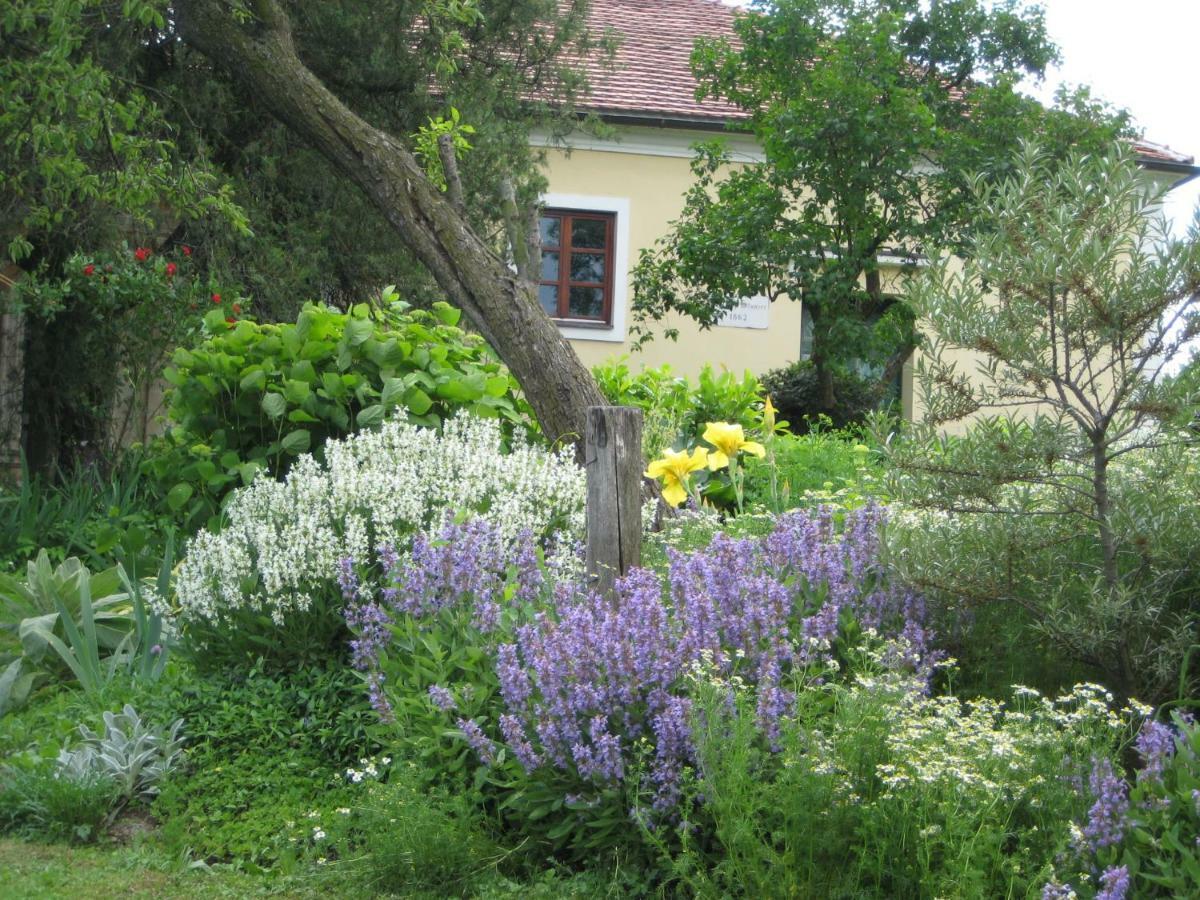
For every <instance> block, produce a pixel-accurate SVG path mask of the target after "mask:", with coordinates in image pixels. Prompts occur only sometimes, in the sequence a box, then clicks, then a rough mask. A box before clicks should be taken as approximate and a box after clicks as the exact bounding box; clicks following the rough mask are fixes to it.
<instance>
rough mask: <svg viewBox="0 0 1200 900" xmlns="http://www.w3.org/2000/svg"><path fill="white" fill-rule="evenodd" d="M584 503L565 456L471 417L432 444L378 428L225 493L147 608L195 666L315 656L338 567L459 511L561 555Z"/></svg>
mask: <svg viewBox="0 0 1200 900" xmlns="http://www.w3.org/2000/svg"><path fill="white" fill-rule="evenodd" d="M584 502H585V483H584V473H583V470H582V469H580V468H579V467H578V466H577V465H576V464H575V462H574V461H573V459H572V456H571V452H570V450H569V448H563V449H561V450H559V451H557V452H550V451H547V450H545V449H543V448H540V447H536V446H533V445H529V444H524V443H518V444H516V445H515V446H513V447H512V448H511V449H509V450H508V451H507V452H505V451H504V450H502V447H501V429H500V425H499V423H498V422H497V421H496V420H491V419H483V418H478V417H474V416H459V417H457V418H454V419H450V420H448V421H447V422H446V423H445V425H444V427H443V429H442V431H441V432H440V433H439V432H438V431H435V430H431V429H426V428H420V427H417V426H413V425H409V424H406V423H402V422H390V423H386V424H385V425H383V427H382V428H380V429H379V430H378V431H372V432H363V433H360V434H356V435H352V436H350V437H347V438H345V439H343V440H339V441H330V442H329V443H327V444H326V445H325V462H324V463H321V462H318V461H317V460H316V459H314V458H313V457H311V456H305V457H302V458H301V459H300V460H299V461H298V462H297V463H296V465H295V466H293V468H292V470H291V471H290V472H289V473H288V475H287V476H286V477H285V478H284V479H283V480H282V481H273V480H270V479H268V478H265V477H260V478H258V479H256V480H255V481H254V482H252V483H251V484H250V485H248V486H247V487H245V488H242V489H241V490H239V491H236V492H235V493H234V495H233V498H232V500H231V501H230V502H229V504H228V506H227V507H226V511H225V518H226V524H225V526H224V527H223V528H222V529H221V530H220V531H211V530H205V531H202V532H200V533H199V534H198V535H196V537H195V538H194V539H193V540H192V541H191V542H190V544H189V545H188V547H187V552H186V555H185V557H184V560H183V562H182V564H181V565H180V567H179V570H178V572H177V576H176V581H175V596H174V598H173V602H170V603H169V602H168V601H167V600H166V599H164V598H160V600H159V605H160V606H164V607H165V606H169V609H167V610H166V611H167V612H168V613H169V614H170V615H171V616H172V617H173V618H174V620H175V623H176V625H177V626H178V628H179V630H180V632H181V634H182V635H183V637H184V641H185V646H187V647H188V649H190V650H191V651H192V655H193V656H194V657H196V658H197V659H206V658H207V659H211V658H212V656H213V655H214V654H215V655H217V656H226V655H228V654H227V653H226V652H225V651H226V650H229V649H230V647H229V646H228V644H229V643H230V642H232V643H234V644H237V645H239V646H240V647H242V649H245V650H248V651H250V652H252V653H253V652H259V653H263V654H265V655H269V656H270V655H278V654H280V653H283V652H285V651H284V647H283V646H281V643H282V644H283V645H289V646H288V649H287V652H299V653H300V655H305V651H306V650H309V649H312V650H316V651H318V655H319V653H321V652H326V651H325V648H323V647H322V645H324V644H326V643H327V642H328V641H331V640H338V639H340V637H343V636H344V635H343V634H342V630H341V629H342V626H343V623H342V622H341V619H340V608H341V607H340V602H341V598H340V592H339V589H338V585H337V576H338V566H339V563H340V562H341V561H342V560H345V559H347V558H352V559H355V560H359V561H361V560H369V559H371V558H372V557H373V556H374V554H376V553H377V551H378V548H379V547H381V546H382V545H390V546H391V547H394V548H395V549H396V550H397V551H398V552H400V553H403V552H404V551H405V549H406V546H407V542H408V541H409V540H410V539H411V536H412V535H413V534H414V533H415V532H417V531H423V530H429V529H432V528H437V527H438V526H439V525H440V524H442V523H443V522H445V521H446V520H448V519H450V518H452V517H454V516H455V515H456V514H459V513H462V512H470V513H471V514H472V515H473V516H475V517H477V518H481V519H484V520H486V521H487V522H489V523H491V524H493V525H494V526H496V527H497V528H498V529H500V532H501V534H502V535H503V537H504V538H505V539H506V540H508V541H514V540H515V539H516V537H517V536H518V535H519V534H520V533H521V532H522V531H525V530H528V531H529V532H531V533H532V534H534V535H535V536H536V537H538V538H542V539H547V540H550V539H553V540H554V541H556V542H557V543H559V544H564V545H565V544H568V543H570V542H571V541H573V540H575V539H577V538H579V537H581V536H582V533H583V527H584ZM314 629H315V630H314ZM310 631H311V632H312V633H308V632H310ZM247 644H249V645H257V649H256V647H255V646H242V645H247ZM305 644H309V645H314V646H309V647H306V646H305Z"/></svg>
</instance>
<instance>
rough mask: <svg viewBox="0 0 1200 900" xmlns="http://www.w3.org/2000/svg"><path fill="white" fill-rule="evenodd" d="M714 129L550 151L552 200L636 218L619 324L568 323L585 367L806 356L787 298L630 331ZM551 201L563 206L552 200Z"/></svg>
mask: <svg viewBox="0 0 1200 900" xmlns="http://www.w3.org/2000/svg"><path fill="white" fill-rule="evenodd" d="M713 136H714V135H713V134H712V133H706V132H688V131H684V130H680V129H673V128H649V127H626V128H621V129H617V134H616V138H615V139H614V140H611V141H598V140H595V139H589V138H583V139H582V140H572V141H571V144H572V146H573V147H574V149H572V150H571V151H570V152H567V151H566V150H563V149H559V148H554V147H550V148H548V149H547V151H546V166H545V172H546V176H547V179H548V182H549V188H548V194H547V196H548V199H549V200H551V201H552V200H553V199H554V198H555V197H562V196H564V195H565V196H570V197H574V198H583V199H585V200H587V199H588V198H594V199H596V200H597V201H599V202H600V203H601V204H603V203H604V202H616V203H618V204H620V205H621V208H622V209H623V210H625V212H624V214H623V215H624V218H625V220H626V222H627V225H628V233H627V243H628V248H627V258H626V260H625V266H624V267H623V268H622V267H621V266H620V265H618V268H617V271H615V272H614V278H616V279H619V280H620V282H621V283H622V284H623V286H624V291H623V297H619V298H618V299H620V301H621V303H622V305H623V307H624V311H623V313H624V314H623V315H621V314H620V313H618V314H617V315H615V317H614V318H615V319H616V320H617V321H616V327H615V328H614V329H611V330H608V331H605V332H599V331H597V332H590V333H589V332H587V331H584V330H582V329H574V330H566V331H564V333H565V334H567V335H568V339H569V340H570V342H571V344H572V346H573V347H574V348H575V351H576V352H577V353H578V354H579V356H580V358H581V359H582V360H583V362H584V363H585V364H586V365H588V366H594V365H596V364H598V363H602V362H605V361H607V360H609V359H612V358H613V357H617V356H625V355H628V356H629V363H630V365H631V366H632V367H634V368H635V369H636V368H638V367H641V366H659V365H662V364H664V363H666V364H669V365H670V366H671V367H672V369H674V370H675V371H676V372H677V373H679V374H681V375H687V376H695V375H696V374H697V373H698V372H699V371H700V369H701V368H702V367H703V366H705V365H706V364H707V365H712V366H715V367H718V368H721V367H724V368H726V369H729V370H732V371H734V372H737V373H740V372H741V371H743V370H745V369H749V370H750V371H751V372H753V373H754V374H756V375H762V374H763V373H765V372H767V371H769V370H770V369H774V368H778V367H780V366H784V365H787V364H789V363H791V362H794V361H795V360H796V359H797V358H798V357H799V355H800V331H801V307H800V303H798V302H795V301H791V300H787V299H781V300H778V301H776V302H775V303H773V304H771V306H770V310H769V313H768V322H769V326H768V328H766V329H749V328H732V327H726V326H715V327H713V328H711V329H707V330H704V329H701V328H699V327H698V326H697V325H696V324H695V323H694V322H692V321H691V320H690V319H686V318H683V317H680V316H672V317H669V318H668V319H667V320H666V321H664V322H662V323H658V324H657V325H656V326H655V331H656V333H657V334H658V337H657V338H656V339H655V340H654V341H652V342H651V343H649V344H647V345H645V347H644V348H643V350H641V351H639V352H633V348H632V346H631V343H630V341H629V335H628V329H629V325H630V324H631V317H630V310H629V305H630V303H631V302H632V298H633V284H632V268H633V266H634V265H635V264H636V262H637V259H638V254H639V253H640V251H641V250H642V249H644V248H648V247H652V246H654V244H655V243H656V241H658V239H659V238H661V237H663V236H664V235H666V234H667V233H668V232H669V231H670V223H671V222H672V221H673V220H675V219H676V218H678V216H679V214H680V212H681V211H682V209H683V201H684V195H685V193H686V192H687V190H688V188H689V187H690V186H691V184H692V180H693V179H692V173H691V168H690V160H691V157H692V153H691V150H690V146H691V144H692V143H694V142H696V141H699V140H710V139H712V137H713ZM536 140H537V139H536V137H535V141H536ZM730 142H731V148H732V150H733V158H734V159H735V160H738V159H742V160H748V159H754V158H757V148H756V147H755V146H754V145H753V144H752V143H751V142H750V141H749V140H747V139H746V138H737V137H732V138H730ZM642 151H644V152H642ZM735 164H736V163H735ZM1148 174H1149V173H1148ZM1150 180H1151V181H1153V182H1155V183H1157V184H1158V185H1163V184H1164V183H1168V181H1171V180H1174V179H1171V178H1170V176H1162V175H1160V174H1157V173H1156V174H1154V175H1150ZM548 205H558V204H556V203H553V202H550V203H548ZM621 218H622V213H618V219H619V220H620V219H621ZM618 230H620V222H619V221H618ZM883 276H884V284H883V288H884V290H885V291H886V292H888V293H900V292H901V291H902V289H903V281H904V278H905V277H906V275H905V274H904V273H903V272H902V271H901V270H899V269H897V268H885V269H884V272H883ZM617 293H618V294H621V293H622V292H621V291H618V292H617ZM668 327H673V328H677V329H678V331H679V337H678V339H677V340H675V341H670V340H667V339H666V338H664V337H662V336H661V333H662V331H663V329H665V328H668ZM603 338H607V339H603ZM946 356H947V359H950V360H953V361H954V362H956V363H957V365H958V370H959V371H960V372H963V373H967V374H974V373H975V372H976V371H977V370H978V366H979V364H980V362H981V361H982V355H981V354H979V353H977V352H974V351H970V350H949V351H947V355H946ZM920 359H921V351H920V350H918V351H916V353H914V355H913V358H912V359H910V360H909V362H908V363H907V364H906V365H905V368H904V375H903V378H902V393H901V399H902V412H903V415H904V416H905V417H906V418H909V419H916V420H920V419H921V418H923V417H924V414H925V404H924V403H923V400H922V398H921V397H920V396H919V390H917V389H916V388H915V385H914V378H913V373H914V372H915V369H916V366H917V364H918V363H919V361H920ZM968 422H969V420H963V421H960V422H955V423H949V424H948V425H946V426H944V427H945V429H946V430H947V431H951V432H957V431H961V430H963V429H964V428H965V427H966V426H967V424H968Z"/></svg>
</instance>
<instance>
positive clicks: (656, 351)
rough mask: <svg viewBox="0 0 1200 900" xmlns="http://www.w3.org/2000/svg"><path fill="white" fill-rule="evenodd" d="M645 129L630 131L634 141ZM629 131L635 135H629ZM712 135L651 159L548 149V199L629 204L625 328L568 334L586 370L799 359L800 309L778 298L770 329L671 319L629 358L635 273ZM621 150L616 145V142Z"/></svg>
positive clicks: (673, 212) (758, 367) (686, 369)
mask: <svg viewBox="0 0 1200 900" xmlns="http://www.w3.org/2000/svg"><path fill="white" fill-rule="evenodd" d="M667 131H668V130H667V129H654V130H650V129H646V130H645V132H646V133H651V134H655V133H664V132H667ZM640 133H641V132H633V136H634V138H635V139H636V137H637V136H639V134H640ZM626 134H627V135H628V134H630V132H626ZM705 137H711V135H704V134H702V133H696V134H692V135H690V136H689V137H687V138H685V137H683V136H680V137H678V138H675V135H674V134H670V136H669V138H668V139H671V138H674V139H675V140H677V143H678V147H679V148H680V151H681V155H679V156H667V155H651V154H641V153H632V152H606V151H599V150H586V149H585V150H580V149H576V150H573V151H572V152H570V153H569V154H568V153H566V152H564V151H562V150H558V149H550V150H548V151H547V164H546V175H547V178H548V180H549V184H550V187H549V195H550V196H551V197H553V196H555V195H564V194H565V195H578V196H592V197H601V198H621V199H625V200H627V201H628V204H629V217H628V218H629V257H628V267H627V270H626V271H624V272H621V271H617V272H615V273H614V277H616V278H620V279H623V280H624V284H625V298H624V305H625V307H626V318H625V327H624V329H623V333H622V334H621V335H620V336H621V337H622V339H621V340H599V339H587V338H584V337H571V338H570V341H571V344H572V346H573V347H574V348H575V350H576V352H577V353H578V354H579V356H580V358H581V359H582V360H583V362H584V363H585V364H587V365H588V366H593V365H596V364H597V363H600V362H604V361H606V360H608V359H610V358H612V357H613V356H621V355H625V354H630V364H631V365H632V366H633V367H635V368H636V367H638V366H641V365H645V366H659V365H662V364H663V363H669V364H670V365H671V368H672V369H674V370H675V371H677V372H678V373H679V374H681V375H688V376H694V375H695V374H696V373H697V372H699V370H700V369H701V367H703V366H704V365H705V364H706V363H707V364H711V365H713V366H715V367H718V368H719V367H722V366H723V367H725V368H727V369H730V370H732V371H734V372H738V373H740V372H741V371H742V370H744V369H749V370H750V371H752V372H754V373H755V374H756V375H761V374H763V373H764V372H766V371H767V370H769V369H773V368H777V367H779V366H783V365H787V364H788V363H790V362H793V361H795V360H796V359H797V357H798V356H799V354H800V304H799V303H794V302H791V301H787V300H780V301H778V302H776V303H773V304H771V307H770V310H769V313H768V322H769V327H768V328H767V329H763V330H757V329H749V328H730V327H724V326H715V327H713V328H711V329H708V330H702V329H700V328H699V327H698V326H697V325H696V324H695V323H694V322H692V321H690V320H688V319H685V318H681V317H672V318H670V319H668V320H667V321H665V322H663V323H661V325H659V326H656V329H655V330H656V332H657V333H658V336H657V337H656V339H655V340H654V341H652V342H651V343H649V344H648V345H646V346H645V348H644V349H643V350H642V351H641V352H638V353H632V348H631V345H630V342H629V339H628V326H629V324H630V319H629V312H628V307H629V304H630V302H631V301H632V298H633V285H632V280H631V271H630V270H631V269H632V267H633V266H634V265H635V264H636V262H637V258H638V253H639V252H640V251H641V250H642V249H643V248H647V247H651V246H653V245H654V243H655V241H657V240H658V239H659V238H661V237H662V236H664V235H665V234H667V232H668V231H669V230H670V222H671V221H672V220H673V219H675V218H677V217H678V216H679V214H680V212H681V211H682V209H683V199H684V194H685V193H686V191H687V189H688V188H689V187H690V185H691V183H692V174H691V169H690V167H689V159H690V153H687V152H686V148H687V147H688V145H689V144H690V142H691V141H693V140H698V139H703V138H705ZM618 145H619V142H618ZM664 327H674V328H678V329H679V339H678V340H677V341H670V340H667V339H665V338H664V337H662V336H661V329H662V328H664Z"/></svg>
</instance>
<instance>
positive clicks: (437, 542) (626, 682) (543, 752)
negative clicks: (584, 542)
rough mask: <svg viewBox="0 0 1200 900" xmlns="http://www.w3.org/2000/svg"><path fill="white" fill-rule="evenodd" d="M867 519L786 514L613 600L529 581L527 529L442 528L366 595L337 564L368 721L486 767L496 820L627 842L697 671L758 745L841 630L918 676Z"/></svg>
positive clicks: (552, 576) (455, 759) (676, 746)
mask: <svg viewBox="0 0 1200 900" xmlns="http://www.w3.org/2000/svg"><path fill="white" fill-rule="evenodd" d="M883 515H884V514H883V511H882V510H881V509H880V508H878V507H875V506H867V507H864V508H862V509H860V510H856V511H853V512H849V513H847V514H845V516H844V517H843V519H842V520H841V521H840V522H839V521H836V520H835V516H834V515H833V513H832V511H830V510H828V509H824V510H820V511H817V512H812V513H809V512H794V513H790V514H787V515H784V516H782V517H780V518H779V520H778V521H777V523H776V525H775V527H774V529H773V530H772V531H771V532H770V533H769V534H767V535H766V536H765V537H763V538H761V539H734V538H730V537H728V536H726V535H723V534H718V535H716V536H715V537H714V539H713V540H712V543H711V544H710V545H709V546H708V547H707V548H705V549H703V550H700V551H696V552H691V553H681V552H669V553H668V558H667V563H666V567H665V568H666V572H665V573H664V574H663V575H661V576H660V575H659V574H658V573H656V572H654V571H651V570H637V571H634V572H631V573H630V574H629V575H628V576H627V577H625V578H623V579H621V580H620V581H619V583H618V586H617V589H616V591H615V592H614V594H613V595H612V596H610V597H602V596H599V595H597V594H595V593H594V592H591V591H589V590H587V589H586V588H585V587H584V585H583V584H582V583H580V581H578V580H577V579H576V578H574V577H572V576H571V575H570V574H569V573H564V572H558V573H553V572H547V571H545V569H544V567H543V566H542V565H540V564H539V555H538V551H537V548H536V547H535V546H534V544H533V542H532V540H531V539H530V538H529V536H528V535H525V536H524V538H523V540H522V541H520V542H519V543H518V546H517V549H516V550H515V551H506V549H505V547H504V545H503V543H502V542H500V541H499V540H498V539H497V536H496V534H495V529H494V526H489V525H488V524H486V523H483V522H479V521H467V522H459V523H454V524H452V525H450V526H448V527H447V528H444V529H443V530H442V531H440V532H438V533H437V534H436V535H434V536H432V537H429V536H426V537H420V538H418V539H417V542H416V543H415V544H414V550H413V553H412V556H411V558H406V559H403V560H402V559H399V558H394V557H393V558H392V559H390V560H389V562H388V564H387V565H386V567H385V568H386V572H385V576H384V578H383V581H382V584H383V585H384V587H383V589H382V590H381V591H380V592H378V593H377V594H376V593H372V592H371V591H364V590H363V588H362V586H361V585H359V584H358V583H357V581H356V580H355V579H354V578H353V577H352V573H353V563H347V564H346V566H345V570H344V571H345V577H344V584H343V587H344V590H345V592H346V597H347V609H348V621H349V622H350V624H351V627H352V629H353V631H354V632H355V642H354V645H353V656H354V661H355V664H356V666H358V667H359V668H360V669H361V670H362V671H363V672H364V673H365V677H366V679H367V681H368V684H369V685H370V688H371V693H372V702H373V703H374V704H375V706H376V708H377V709H378V711H379V713H380V715H381V716H382V717H383V718H384V719H385V720H387V721H391V722H395V723H396V725H397V733H398V734H400V735H402V736H403V740H404V741H406V742H408V743H410V744H412V745H413V747H415V748H416V750H415V752H417V753H418V754H419V755H421V756H423V757H425V758H426V759H429V760H434V759H436V760H438V767H439V771H441V772H442V773H443V774H445V775H449V776H451V777H455V776H458V775H461V774H464V773H465V772H466V771H467V770H469V769H472V768H473V767H474V766H475V765H478V764H482V766H483V767H484V768H483V769H481V770H479V771H480V772H482V774H480V775H478V776H477V778H478V779H480V780H486V781H487V782H488V783H489V784H490V785H491V786H492V787H493V788H494V789H495V790H496V791H498V792H499V794H500V795H501V796H502V798H503V799H502V800H501V801H500V802H501V803H502V805H503V808H504V809H505V810H506V811H507V813H508V814H509V815H511V816H513V817H515V818H517V819H519V820H521V822H522V823H524V826H525V827H528V826H530V823H542V824H539V825H536V826H534V827H535V828H536V829H541V831H540V834H541V835H542V836H543V837H545V838H547V839H549V840H551V841H553V842H554V843H556V844H559V845H564V846H572V847H574V848H575V849H577V850H583V851H586V850H592V849H595V848H597V847H602V846H611V845H613V844H617V843H622V842H626V841H628V839H629V834H630V832H631V827H630V824H631V823H630V813H631V810H632V809H633V807H635V806H636V805H638V804H639V803H640V802H641V799H642V798H643V797H644V798H646V803H645V807H646V808H645V809H644V810H641V812H642V813H644V814H645V817H646V819H647V820H648V821H650V820H653V821H658V820H662V821H667V820H669V819H670V818H671V817H672V816H674V815H676V814H677V812H678V806H679V804H680V802H681V799H682V794H681V784H682V782H683V781H684V780H685V779H686V778H687V777H689V772H690V770H691V768H692V767H693V766H694V763H695V745H694V741H693V739H692V728H693V717H694V708H693V697H692V682H691V676H692V675H693V673H694V672H695V671H696V669H697V667H703V668H706V669H711V670H712V671H713V672H715V673H718V674H719V675H721V676H722V677H727V678H736V679H738V681H739V683H743V684H745V685H746V686H747V690H748V691H750V692H751V694H752V695H753V697H754V704H755V728H756V730H757V732H756V733H757V735H758V739H759V740H761V742H762V743H763V745H764V747H765V748H767V752H772V751H773V750H774V749H776V748H777V746H778V738H779V734H780V729H781V727H782V725H783V723H784V722H785V720H786V719H787V718H788V716H789V715H790V711H791V708H792V706H793V704H794V702H795V689H796V684H797V681H796V679H797V677H800V675H801V673H804V672H807V671H809V670H810V669H811V668H812V667H814V666H825V665H827V664H828V663H830V662H831V661H833V660H834V659H835V658H836V656H837V655H838V653H839V648H840V647H841V645H842V644H843V643H844V641H845V639H846V637H847V635H848V634H849V633H850V632H852V631H854V630H855V629H857V628H860V627H861V628H868V629H878V630H880V631H882V632H884V633H886V634H889V635H893V636H896V637H897V638H900V639H901V640H899V641H898V642H897V643H896V646H897V647H902V648H903V650H902V651H901V652H898V653H896V654H894V658H893V659H892V664H893V665H895V666H900V667H904V668H906V669H909V670H914V671H916V672H918V673H919V674H920V676H921V677H924V676H926V675H928V671H929V670H928V666H929V659H930V656H929V654H928V653H927V645H928V643H929V634H928V633H927V631H926V630H925V628H924V626H923V624H922V615H923V610H922V606H921V602H920V600H919V598H917V597H915V596H913V595H912V594H910V593H908V592H906V591H903V590H900V589H898V588H897V587H896V586H894V585H893V584H891V583H890V582H889V581H888V580H887V578H886V577H885V576H884V574H883V572H882V571H881V570H880V567H879V565H878V552H879V529H880V526H881V524H882V521H883ZM384 555H386V551H385V554H384ZM585 825H586V827H584V826H585ZM634 831H636V829H634Z"/></svg>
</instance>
